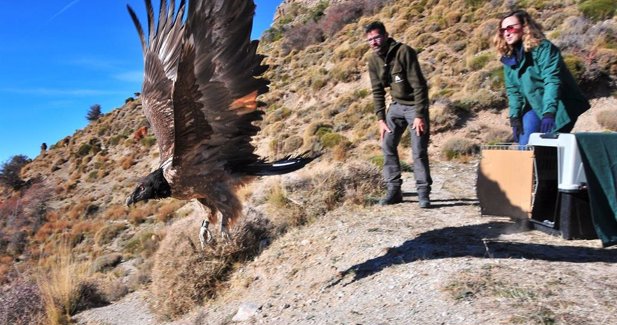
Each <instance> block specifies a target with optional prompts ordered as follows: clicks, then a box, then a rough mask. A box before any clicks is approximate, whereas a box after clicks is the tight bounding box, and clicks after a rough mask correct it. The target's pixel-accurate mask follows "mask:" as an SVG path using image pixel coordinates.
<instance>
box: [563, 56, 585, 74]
mask: <svg viewBox="0 0 617 325" xmlns="http://www.w3.org/2000/svg"><path fill="white" fill-rule="evenodd" d="M563 61H564V62H565V64H566V67H568V70H570V73H572V75H573V76H574V78H575V79H576V80H580V79H581V77H582V76H583V73H585V63H584V62H583V60H581V59H580V58H579V57H577V56H576V55H571V54H567V55H564V57H563Z"/></svg>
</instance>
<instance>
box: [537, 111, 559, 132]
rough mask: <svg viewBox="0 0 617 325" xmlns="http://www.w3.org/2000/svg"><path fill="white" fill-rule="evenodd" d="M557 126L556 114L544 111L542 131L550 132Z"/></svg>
mask: <svg viewBox="0 0 617 325" xmlns="http://www.w3.org/2000/svg"><path fill="white" fill-rule="evenodd" d="M554 128H555V114H553V113H544V115H542V123H541V124H540V132H542V133H549V132H552V131H553V129H554Z"/></svg>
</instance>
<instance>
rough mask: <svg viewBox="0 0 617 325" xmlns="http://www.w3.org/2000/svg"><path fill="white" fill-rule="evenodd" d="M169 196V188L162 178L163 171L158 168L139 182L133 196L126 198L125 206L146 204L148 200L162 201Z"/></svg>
mask: <svg viewBox="0 0 617 325" xmlns="http://www.w3.org/2000/svg"><path fill="white" fill-rule="evenodd" d="M170 196H171V186H169V183H167V180H166V179H165V177H164V176H163V169H162V168H159V169H157V170H155V171H153V172H152V173H150V174H149V175H148V176H146V177H145V178H144V179H142V180H141V182H140V183H139V185H137V188H135V191H133V194H131V195H130V196H129V197H128V198H126V205H129V206H130V205H131V204H135V203H137V202H139V201H145V202H148V200H149V199H163V198H166V197H170Z"/></svg>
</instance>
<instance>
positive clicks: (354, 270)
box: [326, 221, 617, 287]
mask: <svg viewBox="0 0 617 325" xmlns="http://www.w3.org/2000/svg"><path fill="white" fill-rule="evenodd" d="M521 231H527V228H526V227H525V226H524V225H522V224H517V223H514V222H504V221H495V222H488V223H483V224H477V225H470V226H462V227H446V228H442V229H436V230H431V231H427V232H425V233H422V234H420V235H419V236H418V237H416V238H414V239H411V240H408V241H406V242H404V243H403V244H402V245H400V246H398V247H391V248H389V249H388V250H387V252H386V253H385V254H384V255H382V256H378V257H375V258H372V259H369V260H367V261H365V262H362V263H359V264H356V265H353V266H352V267H350V268H348V269H347V270H344V271H342V272H339V274H338V276H337V277H336V278H335V279H333V280H332V281H330V283H329V284H328V285H327V286H326V287H332V286H334V285H337V284H339V283H343V285H348V284H350V283H353V282H355V281H358V280H361V279H363V278H366V277H369V276H371V275H373V274H376V273H379V272H381V271H382V270H383V269H385V268H387V267H390V266H393V265H397V264H406V263H412V262H414V261H417V260H431V259H442V258H452V257H478V258H507V259H528V260H544V261H550V262H571V263H589V262H605V263H616V262H617V254H616V252H615V250H613V249H596V248H590V247H580V246H579V247H577V246H554V245H546V244H533V243H516V242H506V241H500V240H498V239H495V238H498V237H499V235H501V234H511V233H516V232H521ZM343 280H344V281H343Z"/></svg>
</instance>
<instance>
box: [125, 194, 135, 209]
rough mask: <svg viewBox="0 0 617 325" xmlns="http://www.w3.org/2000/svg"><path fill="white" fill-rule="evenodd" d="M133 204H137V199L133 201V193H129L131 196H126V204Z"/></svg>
mask: <svg viewBox="0 0 617 325" xmlns="http://www.w3.org/2000/svg"><path fill="white" fill-rule="evenodd" d="M131 204H135V201H133V195H129V197H127V198H126V205H127V206H131Z"/></svg>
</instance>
